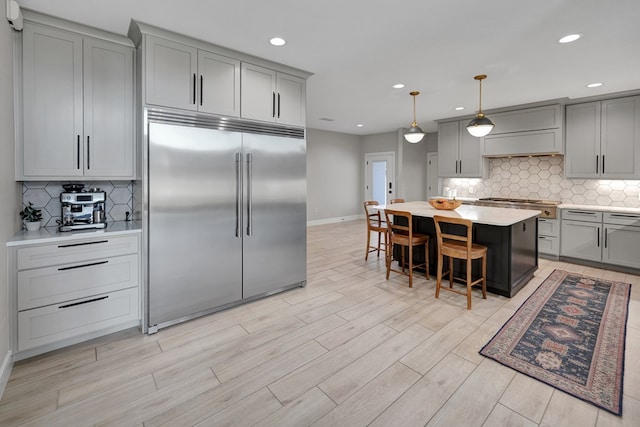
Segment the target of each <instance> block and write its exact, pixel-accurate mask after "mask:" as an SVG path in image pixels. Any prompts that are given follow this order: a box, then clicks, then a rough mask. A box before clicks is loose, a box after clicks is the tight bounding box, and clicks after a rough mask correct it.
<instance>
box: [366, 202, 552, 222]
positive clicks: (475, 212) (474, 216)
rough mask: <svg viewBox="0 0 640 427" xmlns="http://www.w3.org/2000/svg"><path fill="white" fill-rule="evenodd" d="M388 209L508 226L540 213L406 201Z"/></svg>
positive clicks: (423, 215) (381, 207)
mask: <svg viewBox="0 0 640 427" xmlns="http://www.w3.org/2000/svg"><path fill="white" fill-rule="evenodd" d="M371 207H372V208H378V209H385V208H386V207H387V206H386V205H379V206H371ZM388 207H389V208H390V209H395V210H399V211H406V212H411V214H412V215H414V216H422V217H428V218H433V216H434V215H440V216H446V217H450V218H464V219H470V220H471V221H473V222H476V223H478V224H487V225H497V226H503V227H505V226H510V225H513V224H516V223H518V222H520V221H524V220H525V219H529V218H533V217H536V216H538V215H540V211H539V210H530V209H510V208H494V207H488V206H475V205H465V204H463V205H462V206H460V207H459V208H457V209H455V210H451V211H447V210H440V209H436V208H434V207H433V206H431V205H430V204H429V202H406V203H394V204H393V205H388Z"/></svg>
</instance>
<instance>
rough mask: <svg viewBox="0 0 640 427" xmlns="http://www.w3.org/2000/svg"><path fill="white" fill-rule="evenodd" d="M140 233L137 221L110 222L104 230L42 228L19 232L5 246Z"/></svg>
mask: <svg viewBox="0 0 640 427" xmlns="http://www.w3.org/2000/svg"><path fill="white" fill-rule="evenodd" d="M140 232H142V224H141V222H139V221H112V222H109V223H107V227H106V228H101V229H86V230H73V231H58V227H42V228H40V229H39V230H35V231H26V230H25V231H19V232H17V233H16V234H15V235H14V236H13V237H12V238H11V239H10V240H9V241H7V246H23V245H35V244H40V243H53V242H60V241H65V240H72V239H78V238H92V237H101V236H116V235H119V234H130V233H140Z"/></svg>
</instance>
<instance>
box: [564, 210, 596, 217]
mask: <svg viewBox="0 0 640 427" xmlns="http://www.w3.org/2000/svg"><path fill="white" fill-rule="evenodd" d="M567 213H571V214H573V215H586V216H595V215H596V214H595V213H594V212H582V211H567Z"/></svg>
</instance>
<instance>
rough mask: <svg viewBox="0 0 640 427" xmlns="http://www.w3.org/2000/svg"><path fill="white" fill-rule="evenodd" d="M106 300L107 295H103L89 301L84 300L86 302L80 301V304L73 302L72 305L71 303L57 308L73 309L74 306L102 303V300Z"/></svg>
mask: <svg viewBox="0 0 640 427" xmlns="http://www.w3.org/2000/svg"><path fill="white" fill-rule="evenodd" d="M107 298H109V295H105V296H103V297H98V298H93V299H89V300H86V301H80V302H74V303H71V304H65V305H61V306H59V307H58V308H69V307H74V306H76V305H82V304H89V303H90V302H96V301H102V300H103V299H107Z"/></svg>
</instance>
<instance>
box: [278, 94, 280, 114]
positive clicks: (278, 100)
mask: <svg viewBox="0 0 640 427" xmlns="http://www.w3.org/2000/svg"><path fill="white" fill-rule="evenodd" d="M278 118H280V94H278Z"/></svg>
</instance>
